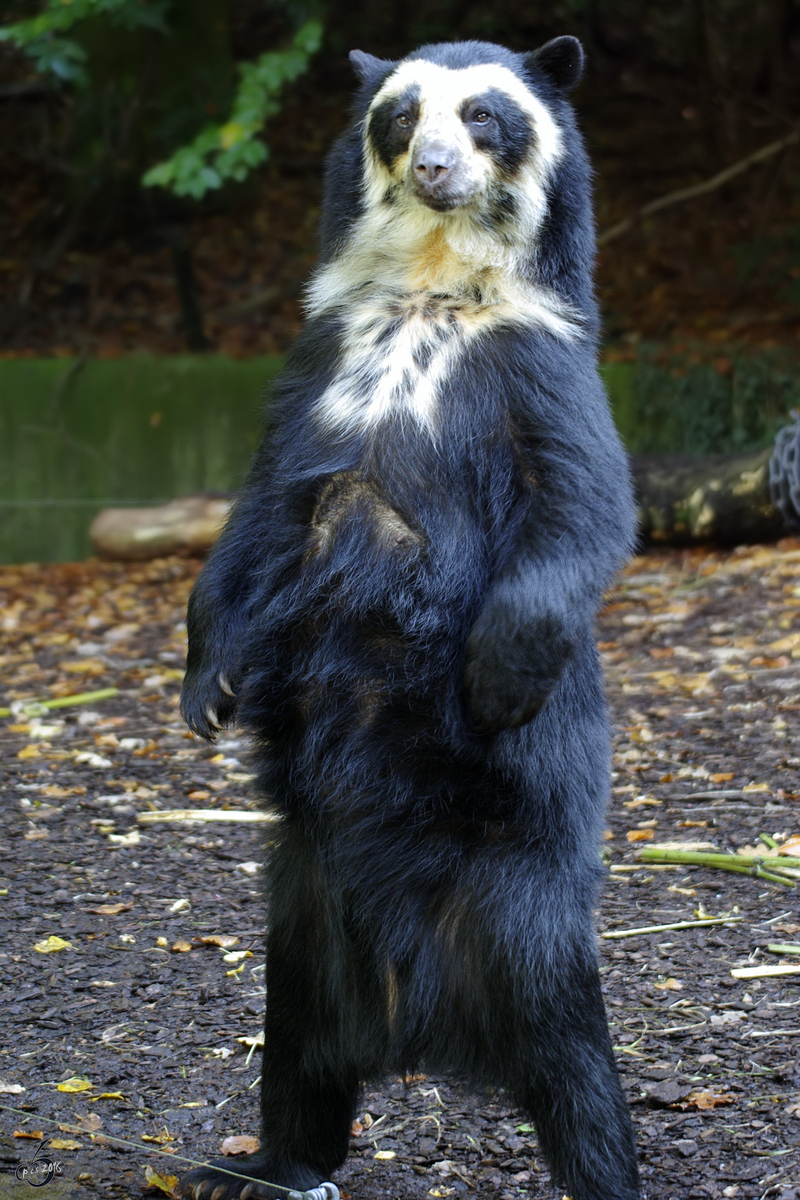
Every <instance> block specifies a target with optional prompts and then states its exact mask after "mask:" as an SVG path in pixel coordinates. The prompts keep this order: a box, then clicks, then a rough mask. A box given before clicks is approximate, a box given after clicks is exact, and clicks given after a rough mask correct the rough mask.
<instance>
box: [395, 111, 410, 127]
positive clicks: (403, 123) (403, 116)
mask: <svg viewBox="0 0 800 1200" xmlns="http://www.w3.org/2000/svg"><path fill="white" fill-rule="evenodd" d="M395 120H396V121H397V124H398V125H399V126H400V128H401V129H408V127H409V125H410V124H411V117H410V116H409V115H408V113H398V114H397V117H396V118H395Z"/></svg>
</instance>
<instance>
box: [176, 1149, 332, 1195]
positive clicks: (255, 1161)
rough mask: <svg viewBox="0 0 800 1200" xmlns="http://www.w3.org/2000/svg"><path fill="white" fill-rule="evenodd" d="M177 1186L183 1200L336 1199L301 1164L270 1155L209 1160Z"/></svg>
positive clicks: (316, 1175)
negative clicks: (289, 1163)
mask: <svg viewBox="0 0 800 1200" xmlns="http://www.w3.org/2000/svg"><path fill="white" fill-rule="evenodd" d="M234 1171H235V1172H236V1175H233V1174H231V1172H234ZM237 1176H246V1178H244V1179H242V1178H237ZM179 1187H180V1194H181V1196H185V1197H186V1198H187V1200H297V1196H302V1195H303V1193H311V1194H312V1195H313V1198H314V1200H339V1192H338V1189H337V1188H336V1187H334V1185H333V1184H332V1183H328V1184H323V1183H322V1182H321V1181H320V1177H319V1173H318V1172H317V1171H314V1170H313V1169H312V1168H311V1167H306V1166H303V1164H302V1163H301V1164H298V1165H295V1166H291V1165H288V1164H286V1163H285V1162H279V1161H278V1159H276V1158H275V1156H274V1155H271V1154H269V1155H267V1154H265V1155H261V1154H249V1155H248V1156H247V1157H246V1158H242V1159H236V1158H226V1159H220V1158H217V1159H213V1160H212V1161H211V1162H210V1163H208V1164H207V1166H204V1167H195V1169H194V1170H193V1171H189V1172H188V1174H186V1175H184V1176H183V1178H182V1179H181V1181H180V1185H179ZM292 1193H296V1194H297V1196H293V1195H292Z"/></svg>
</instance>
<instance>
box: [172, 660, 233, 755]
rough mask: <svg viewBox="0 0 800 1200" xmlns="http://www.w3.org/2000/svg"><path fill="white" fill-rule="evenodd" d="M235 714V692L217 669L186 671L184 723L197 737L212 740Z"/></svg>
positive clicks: (183, 704)
mask: <svg viewBox="0 0 800 1200" xmlns="http://www.w3.org/2000/svg"><path fill="white" fill-rule="evenodd" d="M235 711H236V690H235V686H234V684H233V683H232V681H231V679H230V676H229V675H228V674H227V673H226V672H225V671H224V670H220V669H219V668H217V667H214V668H205V669H203V670H188V671H187V672H186V676H185V678H184V681H183V688H182V690H181V712H182V713H183V719H184V721H185V722H186V724H187V725H188V726H189V728H190V729H191V731H192V733H196V734H197V735H198V737H202V738H206V739H207V740H208V741H211V740H213V738H215V737H216V736H217V734H218V733H219V731H220V729H222V727H223V726H224V725H229V724H230V723H231V721H232V720H233V715H234V713H235Z"/></svg>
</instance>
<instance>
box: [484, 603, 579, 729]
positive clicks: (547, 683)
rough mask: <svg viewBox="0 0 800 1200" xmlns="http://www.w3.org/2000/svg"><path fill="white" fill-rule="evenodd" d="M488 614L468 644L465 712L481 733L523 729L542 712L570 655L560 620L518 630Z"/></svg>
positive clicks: (538, 622)
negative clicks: (505, 626)
mask: <svg viewBox="0 0 800 1200" xmlns="http://www.w3.org/2000/svg"><path fill="white" fill-rule="evenodd" d="M502 624H503V623H502V622H501V621H499V620H498V619H497V618H496V617H493V616H492V615H491V613H487V612H484V613H482V614H481V616H480V617H479V618H478V620H477V621H476V623H475V625H474V627H473V629H472V632H471V633H470V635H469V638H468V639H467V653H466V661H465V664H464V689H465V692H466V700H467V711H468V713H469V717H470V720H471V721H472V724H473V726H474V727H475V729H476V730H477V731H478V733H484V734H491V733H500V732H501V730H503V729H519V727H520V726H521V725H527V723H528V721H532V720H533V718H534V717H535V716H536V714H537V713H538V712H539V711H540V709H541V708H542V706H543V705H544V703H545V701H546V700H547V698H548V696H549V695H550V693H551V692H552V690H553V688H554V687H555V686H556V684H557V683H558V680H559V679H560V677H561V672H562V671H563V669H564V666H565V664H566V662H567V659H568V658H569V656H570V654H571V652H572V643H571V641H570V640H569V639H568V638H567V637H566V635H565V633H564V631H563V628H562V626H561V623H560V622H559V621H557V620H556V619H542V620H539V621H536V622H533V623H530V624H528V625H525V626H522V627H520V628H517V629H515V630H514V631H513V633H509V632H507V631H504V630H503V629H502Z"/></svg>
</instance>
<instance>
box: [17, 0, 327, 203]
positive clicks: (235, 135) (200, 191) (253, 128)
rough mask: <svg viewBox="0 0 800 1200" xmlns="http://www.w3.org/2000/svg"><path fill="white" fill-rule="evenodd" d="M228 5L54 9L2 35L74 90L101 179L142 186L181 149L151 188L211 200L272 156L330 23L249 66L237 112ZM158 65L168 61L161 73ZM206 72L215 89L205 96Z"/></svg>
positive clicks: (49, 2) (82, 158) (81, 152)
mask: <svg viewBox="0 0 800 1200" xmlns="http://www.w3.org/2000/svg"><path fill="white" fill-rule="evenodd" d="M217 8H219V9H221V10H222V12H223V14H224V11H225V4H224V0H223V2H221V3H219V4H216V5H215V4H214V3H213V0H209V3H206V4H205V5H198V7H197V10H195V8H194V6H193V4H192V3H191V2H187V0H45V3H44V5H43V11H42V12H41V13H40V14H39V15H38V16H36V17H31V18H28V19H26V20H22V21H18V22H16V23H15V24H9V25H6V26H4V27H3V26H0V41H5V42H8V43H10V44H12V45H14V46H16V47H17V48H18V49H19V50H21V51H22V52H23V53H25V54H27V55H28V56H29V57H30V58H31V59H32V60H33V62H34V63H35V65H36V69H37V71H38V72H39V73H40V74H42V75H47V76H50V77H51V78H53V79H54V80H55V81H57V82H59V83H62V84H69V85H71V87H72V90H73V103H72V109H71V112H72V115H73V117H74V118H75V139H74V155H73V158H74V161H75V162H80V163H81V164H82V165H83V166H84V167H85V168H86V169H88V170H90V171H91V172H93V173H97V172H100V173H101V174H102V173H105V175H107V176H109V177H110V176H111V175H113V174H114V173H115V172H116V173H117V174H119V173H120V172H121V173H122V174H124V173H125V171H126V170H127V171H128V172H129V174H130V175H131V176H132V178H133V179H138V177H139V175H140V174H141V172H142V170H143V169H144V167H145V166H146V165H147V163H148V162H151V163H152V162H153V160H154V159H156V158H158V157H161V155H163V154H165V153H170V151H172V153H171V155H170V157H169V158H165V159H164V160H163V161H161V162H158V163H157V165H156V166H153V167H151V168H150V169H149V170H148V171H146V173H145V174H144V176H143V178H142V179H141V182H142V183H144V185H145V186H147V187H156V186H157V187H163V188H166V189H168V190H169V191H172V192H173V193H174V194H175V195H177V196H189V197H192V198H193V199H195V200H199V199H200V198H201V197H202V196H204V195H205V194H206V193H207V192H209V191H211V190H212V189H215V188H219V187H221V186H222V185H223V184H224V183H226V182H228V181H231V180H235V181H241V180H243V179H245V178H246V176H247V175H248V174H249V173H250V171H252V170H253V168H254V167H257V166H258V165H259V164H260V163H262V162H264V160H265V159H266V158H267V157H268V153H269V151H268V149H267V147H266V146H265V145H264V142H263V141H262V140H261V137H260V136H259V135H260V134H261V133H262V131H263V128H264V125H265V124H266V122H267V121H268V120H269V118H270V117H272V116H274V115H275V114H276V113H277V112H279V111H280V107H281V104H280V93H281V91H282V89H283V88H284V87H285V85H286V84H287V83H290V82H292V81H293V80H295V79H297V78H298V76H300V75H302V74H303V73H304V72H305V71H306V70H307V68H308V64H309V60H310V58H311V56H312V55H313V54H315V53H316V51H317V50H318V49H319V47H320V44H321V41H322V33H323V27H322V24H321V22H320V21H319V20H317V19H315V18H312V19H308V20H306V21H305V22H304V23H303V24H301V25H300V28H299V29H297V31H296V33H295V35H294V37H293V39H292V41H291V44H290V45H289V46H288V48H287V49H285V50H280V51H272V52H268V53H266V54H262V55H261V56H260V58H258V59H256V60H255V61H254V62H247V63H243V64H241V65H240V66H239V79H238V85H237V87H236V90H235V93H234V95H233V99H232V103H231V100H230V85H231V84H232V82H233V80H232V73H231V75H229V76H225V74H224V72H223V71H222V70H221V67H222V65H224V64H222V63H221V60H220V54H219V53H218V50H219V47H220V45H221V43H220V40H219V35H215V34H214V32H213V31H214V30H216V29H217V28H220V29H221V28H222V22H224V20H225V17H224V16H222V18H221V20H220V25H219V26H218V25H217V24H216V22H215V20H214V19H213V17H214V13H215V11H216V9H217ZM291 8H292V6H291V4H290V5H287V9H291ZM210 18H211V19H210ZM300 19H301V17H300V14H299V12H298V13H297V14H296V16H295V20H300ZM150 31H152V32H155V33H156V34H157V35H160V36H161V38H162V39H163V42H162V48H161V50H160V51H159V53H158V56H157V60H154V59H153V55H152V47H151V45H150V44H149V43H148V41H147V39H146V38H144V35H145V34H147V33H148V32H150ZM209 35H211V39H212V41H211V43H209V40H208V39H209ZM214 36H216V37H217V41H216V43H214V42H213V39H214ZM143 38H144V40H143ZM223 41H224V42H225V45H226V46H227V39H226V38H225V37H223ZM153 61H158V62H159V64H160V66H159V68H158V70H157V72H156V73H155V74H153V72H152V71H151V66H150V64H151V63H152V62H153ZM204 72H205V75H207V76H208V86H207V87H206V88H199V87H198V81H200V80H202V79H204V78H205V75H204ZM228 80H230V84H229V83H228ZM221 93H222V94H221ZM229 103H230V104H231V108H230V115H229V117H228V120H227V121H225V122H224V123H220V124H209V125H206V126H205V128H203V129H201V131H200V133H198V134H196V136H195V137H194V138H193V140H192V141H190V142H189V143H188V144H185V145H183V146H179V148H178V149H177V150H174V147H175V145H176V143H179V142H180V141H182V140H184V139H186V138H187V137H191V136H192V133H193V132H194V131H195V130H196V129H197V128H198V126H199V125H200V124H201V122H202V120H203V116H204V114H205V113H206V112H209V111H214V107H213V106H214V105H219V106H220V108H219V111H222V112H224V111H225V110H226V108H227V107H228V104H229ZM134 115H135V119H134Z"/></svg>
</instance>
